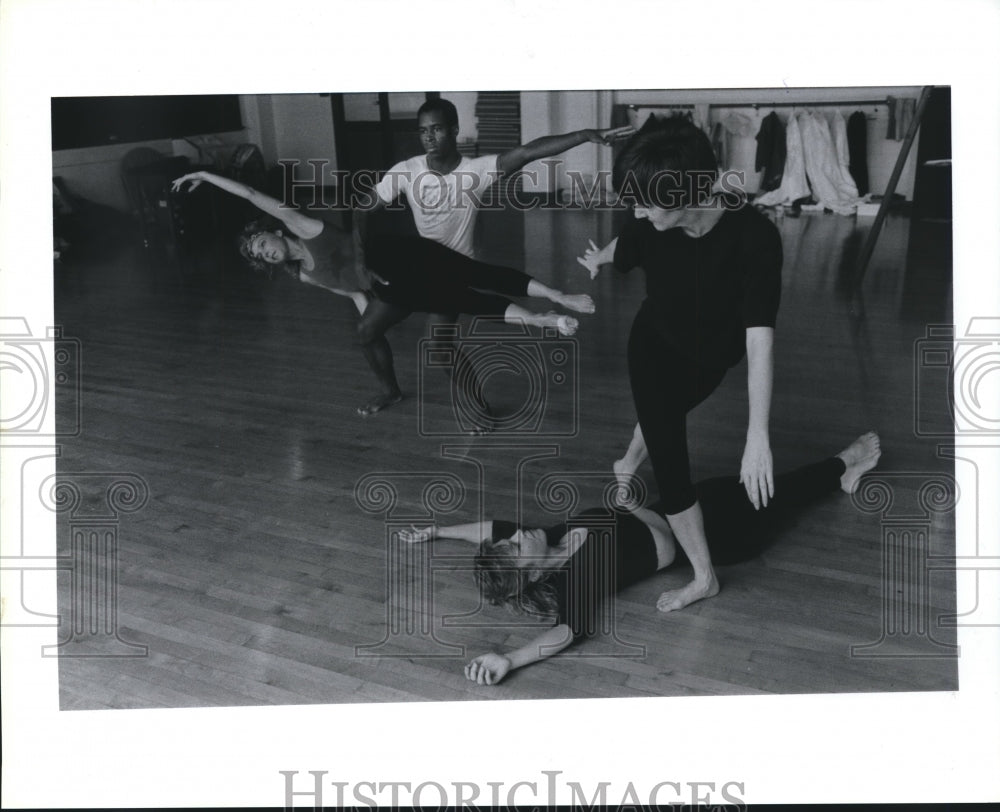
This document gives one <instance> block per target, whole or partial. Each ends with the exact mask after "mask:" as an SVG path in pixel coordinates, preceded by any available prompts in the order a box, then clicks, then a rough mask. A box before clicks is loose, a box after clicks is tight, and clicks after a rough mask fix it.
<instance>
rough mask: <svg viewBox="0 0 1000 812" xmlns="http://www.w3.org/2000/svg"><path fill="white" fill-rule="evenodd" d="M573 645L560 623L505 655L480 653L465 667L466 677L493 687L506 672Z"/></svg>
mask: <svg viewBox="0 0 1000 812" xmlns="http://www.w3.org/2000/svg"><path fill="white" fill-rule="evenodd" d="M572 642H573V631H572V629H570V627H569V626H568V625H566V624H565V623H560V624H558V625H556V626H553V627H552V628H551V629H548V630H546V631H544V632H542V633H541V634H540V635H538V637H536V638H535V639H534V640H532V641H531V642H530V643H528V644H527V645H525V646H521V648H517V649H514V650H513V651H511V652H508V653H507V654H497V653H496V652H494V651H491V652H489V653H488V654H480V655H479V656H478V657H476V658H474V659H473V660H472V661H471V662H470V663H469V664H468V665H467V666H465V676H466V678H467V679H470V680H472V681H473V682H475V683H478V684H479V685H496V684H497V683H498V682H500V680H502V679H503V678H504V677H505V676H506V675H507V673H508V672H509V671H513V670H514V669H515V668H521V667H523V666H525V665H531V663H537V662H538V661H539V660H544V659H545V658H546V657H551V656H552V655H553V654H558V653H559V652H560V651H562V650H563V649H564V648H566V646H568V645H569V644H570V643H572Z"/></svg>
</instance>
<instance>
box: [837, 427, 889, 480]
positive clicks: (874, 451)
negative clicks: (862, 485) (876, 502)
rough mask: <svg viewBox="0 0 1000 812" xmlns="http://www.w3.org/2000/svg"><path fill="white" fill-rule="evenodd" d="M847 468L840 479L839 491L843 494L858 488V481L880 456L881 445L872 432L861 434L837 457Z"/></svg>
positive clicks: (875, 463) (876, 462)
mask: <svg viewBox="0 0 1000 812" xmlns="http://www.w3.org/2000/svg"><path fill="white" fill-rule="evenodd" d="M837 456H838V457H840V459H842V460H843V461H844V465H846V466H847V470H846V471H844V473H843V475H842V476H841V477H840V489H841V490H842V491H843V492H844V493H854V491H856V490H857V488H858V480H860V479H861V477H862V476H863V475H864V474H865V473H867V472H868V471H870V470H872V468H874V467H875V466H876V465H877V464H878V459H879V457H881V456H882V444H881V441H880V440H879V437H878V435H877V434H876V433H875V432H874V431H870V432H868V433H867V434H862V435H861V436H860V437H858V439H857V440H855V441H854V442H853V443H851V444H850V445H849V446H847V448H845V449H844V450H843V451H841V452H840V453H839V454H838V455H837Z"/></svg>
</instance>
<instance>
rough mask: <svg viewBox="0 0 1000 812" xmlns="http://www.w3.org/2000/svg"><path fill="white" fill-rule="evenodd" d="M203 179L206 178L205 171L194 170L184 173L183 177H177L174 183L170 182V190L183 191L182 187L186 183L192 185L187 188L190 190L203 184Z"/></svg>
mask: <svg viewBox="0 0 1000 812" xmlns="http://www.w3.org/2000/svg"><path fill="white" fill-rule="evenodd" d="M203 180H205V173H204V172H192V173H190V174H189V175H184V176H183V177H181V178H177V180H175V181H174V182H173V183H171V184H170V190H171V191H172V192H179V191H181V187H182V186H184V184H185V183H190V184H191V185H190V186H188V188H187V190H188V191H189V192H190V191H193V190H194V189H197V188H198V187H199V186H201V182H202V181H203Z"/></svg>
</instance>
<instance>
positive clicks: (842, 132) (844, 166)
mask: <svg viewBox="0 0 1000 812" xmlns="http://www.w3.org/2000/svg"><path fill="white" fill-rule="evenodd" d="M830 134H831V135H832V136H833V150H834V152H835V153H836V155H837V166H838V168H839V169H840V180H841V185H842V186H843V188H844V189H848V190H850V191H852V192H853V193H854V194H853V195H852V196H853V197H857V196H858V185H857V184H856V183H855V182H854V178H852V177H851V168H850V167H851V155H850V151H849V150H848V147H847V122H846V121H845V120H844V116H843V114H842V113H841V112H840V110H837V111H835V112H834V114H833V116H832V118H831V120H830Z"/></svg>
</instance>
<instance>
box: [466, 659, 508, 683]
mask: <svg viewBox="0 0 1000 812" xmlns="http://www.w3.org/2000/svg"><path fill="white" fill-rule="evenodd" d="M508 671H510V660H509V659H507V658H506V657H504V656H503V655H502V654H494V653H493V652H492V651H491V652H490V653H489V654H480V655H479V656H478V657H476V658H475V659H474V660H473V661H472V662H470V663H469V664H468V665H467V666H465V676H466V678H467V679H470V680H472V681H473V682H475V683H476V684H477V685H496V684H497V683H498V682H500V680H502V679H503V678H504V677H505V676H506V675H507V672H508Z"/></svg>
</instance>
